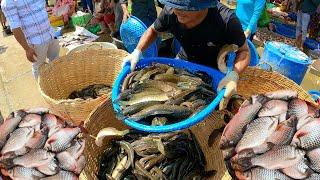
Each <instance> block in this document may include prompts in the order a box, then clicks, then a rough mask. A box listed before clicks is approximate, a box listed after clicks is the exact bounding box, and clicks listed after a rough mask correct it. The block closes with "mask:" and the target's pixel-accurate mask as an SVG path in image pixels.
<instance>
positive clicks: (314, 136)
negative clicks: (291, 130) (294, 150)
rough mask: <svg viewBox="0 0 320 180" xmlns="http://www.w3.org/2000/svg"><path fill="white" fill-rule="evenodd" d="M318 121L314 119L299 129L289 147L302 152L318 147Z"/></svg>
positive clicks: (319, 122) (319, 128) (319, 123)
mask: <svg viewBox="0 0 320 180" xmlns="http://www.w3.org/2000/svg"><path fill="white" fill-rule="evenodd" d="M319 131H320V119H315V120H314V121H311V122H309V123H308V124H306V125H304V126H303V127H302V128H301V129H299V130H298V131H297V132H296V133H295V135H294V137H293V139H292V142H291V145H293V146H296V147H300V148H302V149H304V150H311V149H314V148H317V147H319V146H320V133H319Z"/></svg>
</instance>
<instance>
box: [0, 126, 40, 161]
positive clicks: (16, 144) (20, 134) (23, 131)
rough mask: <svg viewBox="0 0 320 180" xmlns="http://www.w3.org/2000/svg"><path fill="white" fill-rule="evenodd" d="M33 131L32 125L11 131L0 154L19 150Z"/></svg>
mask: <svg viewBox="0 0 320 180" xmlns="http://www.w3.org/2000/svg"><path fill="white" fill-rule="evenodd" d="M33 133H34V130H33V128H32V127H29V128H19V129H17V130H15V131H14V132H13V133H11V135H10V138H9V139H8V141H7V143H6V144H5V146H4V147H3V149H2V150H1V154H6V153H8V152H15V151H18V150H21V148H24V146H25V144H26V142H28V141H29V140H30V139H31V138H32V136H33ZM18 155H21V154H18Z"/></svg>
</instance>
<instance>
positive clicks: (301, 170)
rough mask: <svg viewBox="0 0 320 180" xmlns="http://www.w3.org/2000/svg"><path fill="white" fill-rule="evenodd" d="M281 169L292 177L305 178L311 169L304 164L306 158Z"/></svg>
mask: <svg viewBox="0 0 320 180" xmlns="http://www.w3.org/2000/svg"><path fill="white" fill-rule="evenodd" d="M281 171H282V172H283V173H284V174H286V175H287V176H289V177H291V178H294V179H305V178H307V177H308V176H309V174H310V173H311V169H310V168H309V167H308V165H307V164H306V159H302V160H301V161H300V162H299V163H298V164H296V165H294V166H290V167H287V168H285V169H282V170H281Z"/></svg>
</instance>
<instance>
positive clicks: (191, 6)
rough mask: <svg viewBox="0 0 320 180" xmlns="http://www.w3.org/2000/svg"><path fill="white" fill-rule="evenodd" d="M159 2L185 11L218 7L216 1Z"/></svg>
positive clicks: (171, 0) (175, 0)
mask: <svg viewBox="0 0 320 180" xmlns="http://www.w3.org/2000/svg"><path fill="white" fill-rule="evenodd" d="M159 2H160V3H161V4H164V5H167V6H169V7H172V8H176V9H181V10H185V11H199V10H202V9H206V8H212V7H216V6H217V1H216V0H159Z"/></svg>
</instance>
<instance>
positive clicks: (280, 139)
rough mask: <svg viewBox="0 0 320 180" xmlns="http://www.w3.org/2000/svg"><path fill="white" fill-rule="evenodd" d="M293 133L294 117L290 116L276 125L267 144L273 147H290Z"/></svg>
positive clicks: (294, 130)
mask: <svg viewBox="0 0 320 180" xmlns="http://www.w3.org/2000/svg"><path fill="white" fill-rule="evenodd" d="M295 132H296V117H294V116H292V117H290V118H289V119H288V120H287V121H284V122H282V123H280V124H279V125H278V127H277V129H276V131H275V132H274V133H273V134H272V135H271V136H269V137H268V139H267V142H269V143H272V144H273V145H275V146H281V145H290V143H291V140H292V138H293V136H294V134H295Z"/></svg>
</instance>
